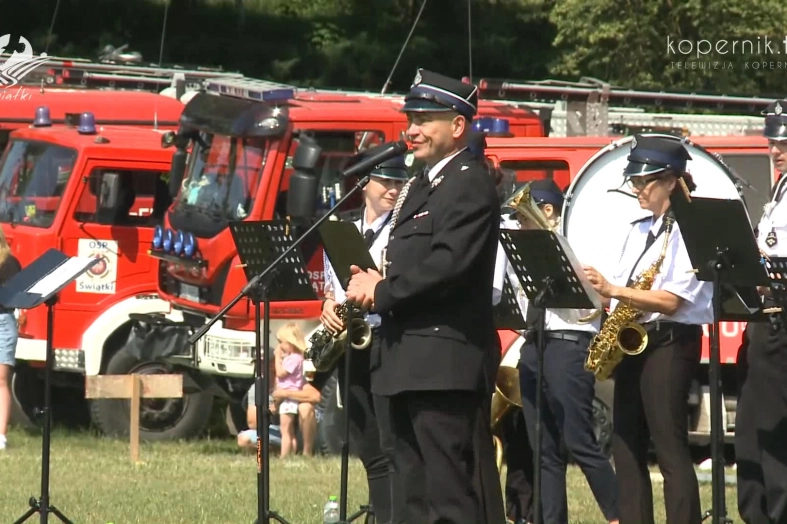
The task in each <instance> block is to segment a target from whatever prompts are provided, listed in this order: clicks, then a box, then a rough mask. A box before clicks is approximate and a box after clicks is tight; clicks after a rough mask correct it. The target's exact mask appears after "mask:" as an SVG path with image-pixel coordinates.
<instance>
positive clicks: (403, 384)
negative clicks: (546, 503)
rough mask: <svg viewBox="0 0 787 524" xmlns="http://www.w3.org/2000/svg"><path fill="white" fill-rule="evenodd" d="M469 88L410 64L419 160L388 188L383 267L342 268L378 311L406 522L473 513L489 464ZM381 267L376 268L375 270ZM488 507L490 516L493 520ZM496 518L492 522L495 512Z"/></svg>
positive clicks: (378, 374) (488, 213)
mask: <svg viewBox="0 0 787 524" xmlns="http://www.w3.org/2000/svg"><path fill="white" fill-rule="evenodd" d="M476 104H477V88H476V86H474V85H471V84H465V83H463V82H460V81H457V80H454V79H451V78H447V77H445V76H442V75H439V74H436V73H432V72H429V71H424V70H419V71H418V74H417V75H416V77H415V81H414V82H413V86H412V88H411V90H410V93H409V94H408V95H407V96H406V97H405V105H404V108H403V111H404V112H406V113H407V114H408V120H409V122H410V126H409V128H408V130H407V134H408V137H409V139H410V141H411V143H412V147H413V154H414V157H415V159H416V160H420V161H422V162H423V163H424V164H425V165H426V168H427V170H426V171H425V172H424V173H422V174H420V175H418V176H416V177H414V178H413V179H411V180H410V181H409V182H408V183H407V185H405V187H404V189H403V190H402V193H401V194H400V197H399V200H398V201H397V205H396V207H395V208H394V215H393V218H392V220H391V236H390V239H389V243H388V247H387V254H386V256H385V257H384V260H385V261H384V265H383V275H382V276H381V275H380V274H379V273H377V272H375V271H371V270H370V271H366V272H363V271H361V270H360V269H358V268H357V267H354V268H353V271H354V273H355V274H354V275H353V278H352V280H351V281H350V285H349V287H348V289H347V296H348V298H350V299H351V300H353V301H354V302H356V303H360V304H362V305H363V306H364V307H371V308H372V310H374V311H376V312H377V313H378V314H380V316H381V317H382V326H381V330H382V334H383V337H384V344H383V347H382V349H381V351H379V352H377V354H376V355H375V354H373V355H372V356H371V358H372V370H373V371H372V392H373V393H374V394H377V395H384V396H387V397H390V409H391V426H392V428H391V429H392V432H393V437H394V441H395V444H394V452H395V456H394V462H395V465H396V467H397V469H398V471H399V472H400V475H401V480H402V482H403V484H404V485H403V489H404V492H405V493H404V496H405V499H406V505H407V517H408V518H407V522H408V523H410V524H430V523H438V522H439V523H462V524H466V523H474V524H476V523H484V522H489V521H490V519H489V516H488V515H489V514H490V513H492V512H493V511H494V508H495V507H497V508H500V509H499V511H498V513H502V506H503V501H502V496H501V495H499V484H498V491H497V493H498V496H497V497H496V500H485V499H489V498H491V497H489V496H487V497H484V495H483V493H485V492H488V489H487V486H480V485H479V484H480V482H479V477H480V478H482V479H485V478H488V476H487V475H486V474H483V473H482V474H480V475H479V472H478V470H479V469H481V468H490V467H491V468H493V469H494V468H496V466H495V463H494V450H493V442H492V438H491V435H489V438H484V439H482V438H478V435H479V431H480V426H479V424H484V423H485V424H487V433H488V423H489V407H490V406H489V405H490V398H491V395H492V383H491V382H492V379H493V377H494V376H495V373H496V370H497V365H498V364H499V360H500V341H499V339H498V337H497V333H496V332H495V327H494V319H493V306H492V287H493V277H494V269H495V257H496V253H497V245H498V235H499V214H498V213H499V209H500V203H499V200H498V198H497V193H496V188H495V184H494V180H493V179H492V177H490V176H489V174H488V173H487V170H486V169H485V168H484V166H483V165H482V164H481V163H479V162H478V160H477V158H475V157H474V155H473V154H472V153H471V152H470V151H468V150H467V148H466V145H467V135H468V132H469V131H470V123H471V121H472V119H473V117H474V116H475V114H476V111H477V108H476ZM383 276H384V277H385V278H383ZM503 521H504V520H503V519H500V521H499V522H503ZM496 524H497V523H496Z"/></svg>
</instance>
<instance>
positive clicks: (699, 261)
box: [671, 194, 770, 524]
mask: <svg viewBox="0 0 787 524" xmlns="http://www.w3.org/2000/svg"><path fill="white" fill-rule="evenodd" d="M671 202H672V212H673V213H674V215H675V220H676V221H677V222H678V225H679V226H680V233H681V235H682V237H683V242H684V244H685V246H686V250H687V251H688V254H689V259H690V260H691V264H692V265H693V266H694V268H695V271H696V275H697V279H698V280H701V281H704V282H712V283H713V327H712V329H711V333H710V335H711V339H710V371H709V381H710V396H711V414H710V418H711V462H712V464H713V469H712V471H711V485H712V488H711V489H712V493H713V498H712V506H711V509H710V510H708V511H706V512H705V514H704V515H703V520H704V519H706V518H708V517H711V521H712V522H713V524H726V523H732V520H730V519H729V518H728V517H727V503H726V501H725V493H724V488H725V485H724V453H723V450H724V428H723V426H722V420H721V412H722V410H721V408H722V406H721V402H722V398H721V363H720V355H719V333H720V331H719V323H720V322H721V321H722V320H745V319H747V317H749V316H750V317H751V318H749V321H754V322H757V321H760V320H761V315H760V314H759V313H760V311H759V310H755V311H751V315H747V310H748V309H750V308H746V307H744V308H743V310H741V309H739V308H737V310H736V311H729V312H726V313H725V311H724V310H723V309H722V303H723V302H724V301H725V300H724V294H725V289H726V291H727V294H728V300H727V301H726V302H727V303H728V304H729V303H730V301H729V297H730V296H732V298H735V294H732V293H730V292H731V291H732V290H733V289H736V288H737V289H741V290H743V291H744V294H743V295H744V296H745V295H749V296H750V295H751V292H752V288H754V287H755V286H767V285H769V283H770V282H769V279H768V275H767V273H766V271H765V267H764V266H763V265H762V264H761V263H760V251H759V248H758V247H757V241H756V239H755V238H754V232H753V231H752V227H751V223H750V222H749V217H748V214H747V213H746V208H745V207H744V205H743V202H742V201H740V200H723V199H715V198H700V197H691V199H690V200H687V199H686V198H685V197H684V196H683V195H682V194H681V195H680V196H678V197H675V196H673V197H671ZM725 284H726V287H725ZM747 288H748V289H747ZM737 289H736V291H737ZM754 292H756V290H755V291H754ZM736 294H737V295H738V298H742V296H741V293H736ZM734 302H735V301H733V303H734Z"/></svg>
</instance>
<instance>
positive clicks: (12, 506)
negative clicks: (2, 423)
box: [0, 430, 737, 524]
mask: <svg viewBox="0 0 787 524" xmlns="http://www.w3.org/2000/svg"><path fill="white" fill-rule="evenodd" d="M140 460H141V461H142V463H140V464H138V465H132V464H131V460H130V456H129V447H128V442H124V441H114V440H108V439H105V438H101V437H97V436H95V435H93V434H91V433H87V432H81V433H76V432H72V433H69V432H66V431H63V430H58V431H56V432H55V433H54V434H53V437H52V458H51V481H50V486H51V494H50V496H51V503H52V504H53V505H54V506H55V507H57V508H58V509H59V510H61V511H62V512H63V513H64V514H65V515H66V516H67V517H68V518H69V519H71V520H72V521H74V522H75V523H76V524H107V523H110V522H111V523H114V524H130V523H140V524H143V523H144V524H187V523H188V524H198V523H205V524H207V523H210V524H230V523H232V524H237V523H248V524H251V523H253V522H254V519H255V518H256V501H257V498H256V486H257V484H256V482H257V476H256V467H255V460H254V456H253V455H252V454H248V453H243V452H240V451H239V450H237V448H236V447H235V443H234V441H232V440H219V441H217V440H203V441H198V442H190V443H160V444H143V445H142V449H141V452H140ZM340 466H341V464H340V461H339V459H338V458H322V457H320V458H312V459H306V458H303V457H300V456H299V457H295V458H294V459H289V460H280V459H278V458H276V459H274V461H273V462H272V467H271V481H272V484H273V486H272V488H271V508H272V509H274V510H276V511H278V512H279V513H280V514H281V515H282V516H284V517H285V518H286V519H287V520H288V521H289V522H290V523H291V524H311V523H319V522H321V518H322V507H323V505H324V503H325V501H327V499H328V496H329V495H337V496H338V495H339V478H340V477H339V473H340ZM728 474H732V475H734V473H733V472H732V471H728ZM0 475H2V478H3V482H2V484H3V487H2V491H3V496H2V497H0V522H13V521H14V520H15V519H16V518H18V517H20V516H21V515H22V514H23V513H24V512H25V511H27V509H28V505H27V501H28V499H29V497H30V496H36V497H38V496H39V495H40V475H41V437H40V435H38V434H31V433H27V432H23V431H20V430H12V431H11V433H10V435H9V449H8V450H7V451H5V452H0ZM349 487H350V489H349V497H348V498H349V513H353V512H354V511H355V510H356V509H357V508H358V507H359V506H360V505H361V504H363V503H365V502H366V497H367V489H366V484H365V478H364V473H363V468H362V466H361V464H360V462H359V461H358V460H357V459H354V458H351V459H350V476H349ZM569 497H570V498H569V511H570V515H571V522H572V524H580V523H581V524H595V523H603V522H604V519H603V518H602V517H601V513H600V512H599V510H598V507H597V506H596V503H595V501H594V499H593V496H592V495H591V493H590V490H589V489H588V487H587V483H586V482H585V479H584V477H583V476H582V474H581V472H579V470H578V469H576V468H575V467H572V468H571V470H570V473H569ZM654 498H655V499H656V501H657V503H656V505H657V513H656V521H657V522H663V521H664V513H663V510H662V509H661V508H662V506H663V497H662V496H661V484H659V483H656V484H654ZM702 498H703V508H709V507H710V498H711V492H710V485H708V484H704V485H702ZM727 508H728V512H729V513H730V514H731V515H733V516H737V512H736V511H735V488H734V487H732V488H728V489H727ZM362 521H363V519H359V520H357V521H356V522H359V523H360V522H362ZM28 522H38V517H37V516H36V517H33V518H32V519H30V520H29V521H28ZM50 522H58V521H57V519H55V518H54V517H50Z"/></svg>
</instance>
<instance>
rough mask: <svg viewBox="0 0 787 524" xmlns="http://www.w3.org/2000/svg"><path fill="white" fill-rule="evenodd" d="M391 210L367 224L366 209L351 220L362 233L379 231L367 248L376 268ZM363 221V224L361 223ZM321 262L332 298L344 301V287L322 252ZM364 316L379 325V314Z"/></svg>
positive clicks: (380, 255)
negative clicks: (357, 218) (355, 218)
mask: <svg viewBox="0 0 787 524" xmlns="http://www.w3.org/2000/svg"><path fill="white" fill-rule="evenodd" d="M390 214H391V212H390V211H388V212H386V213H383V215H381V216H380V217H378V218H377V220H375V221H374V222H372V223H371V224H369V223H368V222H367V221H366V211H365V210H364V213H363V216H362V217H361V218H360V219H359V220H356V221H355V222H353V223H354V224H355V227H357V228H358V231H359V232H360V233H361V234H362V235H363V233H364V232H365V231H366V230H368V229H372V230H373V231H374V232H375V233H377V232H378V231H380V228H382V231H380V234H379V235H377V238H375V239H374V242H373V243H372V247H371V248H369V254H370V255H372V260H374V261H375V264H377V267H378V269H379V268H380V266H381V261H382V256H383V248H384V247H385V246H387V245H388V235H389V234H390V232H391V222H390V221H389V220H388V215H390ZM362 222H363V226H362V225H361V223H362ZM323 262H324V265H325V282H326V283H328V286H329V289H330V290H332V291H333V296H334V300H335V301H336V303H337V304H341V303H342V302H344V299H345V298H346V297H347V295H346V294H345V291H344V288H343V287H342V285H341V284H340V283H339V277H338V276H336V272H335V271H334V270H333V266H331V262H330V260H328V256H327V255H325V254H324V253H323ZM364 318H365V319H366V321H367V322H368V323H369V325H370V326H371V327H373V328H375V327H378V326H379V325H380V322H381V321H380V315H377V314H375V313H368V312H367V313H366V314H365V315H364Z"/></svg>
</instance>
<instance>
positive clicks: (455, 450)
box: [390, 390, 503, 524]
mask: <svg viewBox="0 0 787 524" xmlns="http://www.w3.org/2000/svg"><path fill="white" fill-rule="evenodd" d="M390 402H391V403H390V408H391V429H392V431H393V436H394V450H395V455H394V457H395V466H396V468H397V471H398V472H399V475H400V477H399V480H400V481H401V482H402V489H403V491H404V502H405V506H406V512H407V515H406V522H407V523H408V524H438V523H439V524H483V523H486V522H488V520H487V518H488V515H487V512H488V511H490V509H489V507H487V505H486V504H487V503H488V504H494V503H495V502H493V501H485V500H484V498H485V490H487V489H489V488H491V486H486V487H484V486H483V485H482V481H480V479H482V477H481V472H480V471H479V467H481V466H480V465H481V464H482V463H483V462H484V461H485V460H486V461H487V462H488V461H489V460H491V467H492V468H495V464H494V446H493V442H492V436H491V432H489V429H488V426H487V430H486V435H482V431H481V429H480V428H481V426H480V425H479V424H483V423H488V420H489V418H488V415H487V414H486V413H485V410H487V409H488V405H489V402H490V401H489V399H487V398H486V395H482V394H479V393H476V392H471V391H453V390H446V391H408V392H404V393H399V394H397V395H393V396H392V397H390ZM487 437H488V438H487ZM485 467H489V466H488V465H486V466H485ZM483 478H488V477H487V476H486V475H484V476H483ZM498 479H499V477H498ZM499 492H500V488H499V480H498V493H499ZM499 506H500V509H499V513H500V514H502V512H503V511H502V506H503V501H502V497H501V498H500V500H499ZM501 523H502V521H501ZM490 524H499V523H497V522H494V523H490Z"/></svg>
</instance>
